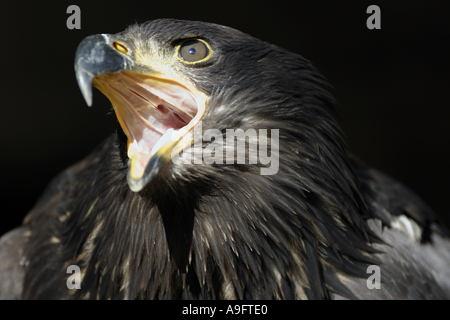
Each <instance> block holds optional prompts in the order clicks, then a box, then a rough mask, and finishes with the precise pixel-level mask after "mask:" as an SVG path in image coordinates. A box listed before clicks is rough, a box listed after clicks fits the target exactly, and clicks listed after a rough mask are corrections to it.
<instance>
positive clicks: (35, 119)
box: [0, 0, 450, 234]
mask: <svg viewBox="0 0 450 320" xmlns="http://www.w3.org/2000/svg"><path fill="white" fill-rule="evenodd" d="M53 3H58V4H57V5H55V4H52V5H49V4H42V3H40V2H37V1H36V2H35V3H34V4H23V3H18V2H14V3H12V2H8V3H7V4H2V19H0V20H1V22H0V23H1V25H0V27H1V29H0V30H1V33H0V52H1V58H2V59H1V61H2V70H1V71H2V73H1V80H0V83H1V86H0V88H1V96H0V99H1V105H0V108H1V109H0V110H1V116H0V117H1V118H0V119H1V126H0V130H1V135H0V137H1V138H2V139H3V143H2V145H1V148H0V150H1V151H0V161H1V163H0V168H1V171H0V183H1V184H0V188H1V189H0V201H1V206H0V216H1V219H0V234H2V233H4V232H6V231H7V230H9V229H11V228H13V227H15V226H17V225H19V224H20V223H21V221H22V219H23V218H24V216H25V215H26V213H27V212H28V211H29V210H30V209H31V208H32V206H33V204H34V203H35V202H36V200H37V199H38V197H39V196H40V195H41V193H42V191H43V189H44V187H45V186H46V185H47V184H48V182H49V181H50V180H51V179H52V177H54V176H55V175H56V174H57V173H58V172H60V171H61V170H63V169H65V168H66V167H68V166H69V165H71V164H73V163H74V162H75V161H77V160H80V159H82V158H83V157H84V156H85V155H87V154H88V153H89V152H90V151H91V150H92V149H93V148H94V147H95V146H96V145H97V144H98V143H100V142H101V141H102V140H103V139H104V138H105V137H107V136H108V135H110V134H111V132H112V131H113V129H114V126H115V121H116V120H115V117H114V115H113V114H109V115H108V113H109V111H110V103H109V101H108V100H107V99H106V98H105V97H103V96H102V95H101V94H100V93H99V92H98V91H96V92H94V106H93V107H92V108H88V107H87V106H86V104H85V103H84V101H83V99H82V96H81V94H80V92H79V89H78V87H77V84H76V81H75V77H74V72H73V58H74V53H75V50H76V47H77V45H78V43H79V42H80V41H81V40H82V39H83V38H84V37H86V36H88V35H91V34H95V33H116V32H119V31H122V30H123V29H125V28H126V26H128V25H129V24H131V23H134V22H144V21H146V20H151V19H156V18H179V19H188V20H203V21H207V22H214V23H218V24H223V25H228V26H230V27H233V28H236V29H239V30H241V31H244V32H246V33H249V34H251V35H253V36H255V37H257V38H260V39H263V40H265V41H267V42H271V43H274V44H277V45H279V46H281V47H284V48H287V49H289V50H291V51H294V52H297V53H300V54H301V55H303V56H304V57H306V58H307V59H309V60H311V61H312V62H313V63H314V64H315V65H316V66H317V67H318V68H319V69H320V70H321V72H322V73H323V74H324V75H325V76H326V77H327V78H328V80H329V81H330V83H331V84H332V85H333V86H334V91H333V94H334V95H335V96H336V97H337V99H338V100H339V102H340V104H341V105H340V106H339V110H338V112H339V115H340V122H341V124H342V127H343V129H344V132H345V133H346V136H347V141H348V144H349V147H350V149H351V150H352V151H353V152H354V153H355V154H356V155H357V156H358V157H360V158H361V159H362V160H363V161H365V162H366V163H368V164H370V165H372V166H374V167H376V168H378V169H380V170H382V171H384V172H386V173H388V174H390V175H391V176H393V177H395V178H397V179H399V180H400V181H402V182H403V183H405V184H406V185H407V186H409V187H410V188H411V189H413V190H414V191H416V192H417V193H418V194H419V195H420V196H421V197H422V198H423V199H424V200H425V201H426V202H427V203H428V204H429V205H430V206H431V207H432V208H433V209H434V210H435V211H436V212H437V213H438V214H439V215H440V216H441V217H442V218H443V219H444V220H446V222H447V225H450V212H448V208H447V202H448V198H449V197H450V186H449V184H448V181H449V180H450V168H449V163H448V159H449V153H448V149H449V147H450V132H449V124H448V123H449V116H450V104H449V103H448V100H447V98H448V96H449V88H450V74H449V72H450V64H449V58H450V50H449V48H448V47H449V46H448V42H449V39H450V25H449V22H448V12H449V11H448V6H447V7H445V8H444V7H442V5H440V6H439V5H435V4H430V3H429V2H426V4H425V2H424V1H389V2H388V1H375V2H366V1H345V2H342V3H341V1H308V2H306V1H299V2H297V3H296V4H293V2H292V4H285V3H282V2H280V1H271V2H267V3H266V2H261V1H258V2H232V1H217V2H213V1H204V2H200V1H199V2H193V1H189V0H185V1H146V2H140V3H136V2H133V1H103V2H101V3H100V2H99V3H95V2H93V1H92V2H81V1H75V2H68V1H59V2H55V1H53ZM71 4H76V5H78V6H79V7H80V9H81V30H68V29H67V27H66V20H67V18H68V17H69V14H67V13H66V10H67V7H68V6H69V5H71ZM371 4H376V5H379V6H380V8H381V30H368V29H367V27H366V20H367V18H368V17H369V14H367V13H366V9H367V7H368V6H369V5H371Z"/></svg>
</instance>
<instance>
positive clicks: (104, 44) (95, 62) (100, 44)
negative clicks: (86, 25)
mask: <svg viewBox="0 0 450 320" xmlns="http://www.w3.org/2000/svg"><path fill="white" fill-rule="evenodd" d="M133 66H134V63H133V61H132V60H131V59H130V58H129V57H127V56H125V55H123V54H120V53H119V52H118V51H117V50H116V49H114V48H113V47H112V46H111V40H110V37H109V35H106V34H96V35H93V36H89V37H87V38H85V39H84V40H83V41H81V43H80V44H79V45H78V48H77V51H76V53H75V76H76V78H77V82H78V86H79V87H80V90H81V93H82V94H83V97H84V100H85V101H86V103H87V105H88V106H89V107H90V106H92V79H93V78H94V77H95V76H98V75H101V74H104V73H113V72H121V71H125V70H132V69H133Z"/></svg>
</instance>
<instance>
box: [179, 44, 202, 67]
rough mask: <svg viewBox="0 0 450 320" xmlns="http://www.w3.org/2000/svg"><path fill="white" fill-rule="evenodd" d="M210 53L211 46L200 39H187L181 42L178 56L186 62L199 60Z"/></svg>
mask: <svg viewBox="0 0 450 320" xmlns="http://www.w3.org/2000/svg"><path fill="white" fill-rule="evenodd" d="M208 55H209V47H208V46H207V44H206V43H204V42H203V41H200V40H187V41H185V42H184V43H183V44H181V46H180V49H179V51H178V56H179V57H180V58H181V59H182V60H184V61H186V62H197V61H200V60H203V59H205V58H206V57H208Z"/></svg>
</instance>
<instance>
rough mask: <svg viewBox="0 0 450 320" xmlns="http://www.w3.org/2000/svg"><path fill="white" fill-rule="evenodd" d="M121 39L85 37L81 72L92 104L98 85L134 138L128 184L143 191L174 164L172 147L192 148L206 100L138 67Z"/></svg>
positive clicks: (77, 61) (77, 57) (130, 139)
mask: <svg viewBox="0 0 450 320" xmlns="http://www.w3.org/2000/svg"><path fill="white" fill-rule="evenodd" d="M117 37H119V41H122V43H125V40H124V39H120V36H115V35H107V34H101V35H93V36H89V37H87V38H85V39H84V40H83V41H82V42H81V43H80V45H79V46H78V49H77V51H76V54H75V74H76V79H77V82H78V85H79V87H80V90H81V93H82V94H83V97H84V99H85V101H86V103H87V104H88V105H89V106H91V105H92V84H94V85H95V86H96V87H97V88H98V89H99V90H100V91H102V92H103V93H104V94H105V95H106V96H107V97H108V98H109V99H110V101H111V102H112V105H113V107H114V110H115V112H116V115H117V118H118V120H119V123H120V125H121V127H122V129H123V130H124V132H125V134H126V135H127V137H128V156H129V158H130V159H131V161H130V170H129V171H128V175H127V181H128V185H129V187H130V189H131V190H132V191H134V192H139V191H141V190H142V189H143V188H144V187H145V186H146V185H147V184H148V183H149V182H150V181H151V180H152V179H153V178H154V177H155V176H156V175H157V174H158V173H159V172H160V171H161V169H162V168H164V166H165V165H166V164H167V163H168V162H169V161H170V160H171V158H172V157H171V154H172V149H173V150H176V151H177V152H179V151H181V150H182V149H183V148H184V147H185V146H187V145H188V144H189V145H190V143H191V141H190V140H188V139H183V137H184V136H185V135H186V134H187V132H188V131H190V130H191V129H192V128H193V127H194V126H195V125H196V124H197V123H198V121H199V120H200V119H201V117H202V116H203V113H204V110H205V104H206V96H205V94H203V93H201V92H199V91H197V90H196V89H195V88H192V86H190V85H189V84H186V83H183V82H182V81H181V80H179V79H171V78H170V77H168V76H166V75H162V74H160V73H158V72H156V71H154V70H153V69H152V68H150V67H148V66H143V65H141V64H139V63H136V62H135V61H134V58H133V56H132V55H130V54H129V52H124V51H122V52H119V50H120V47H119V49H118V48H117V43H116V42H115V41H117V39H116V38H117ZM169 135H171V136H170V137H169ZM169 138H170V139H169ZM186 138H187V137H186Z"/></svg>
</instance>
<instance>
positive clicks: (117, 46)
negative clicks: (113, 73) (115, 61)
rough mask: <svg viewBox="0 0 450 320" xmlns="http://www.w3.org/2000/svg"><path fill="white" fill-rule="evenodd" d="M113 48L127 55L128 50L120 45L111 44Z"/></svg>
mask: <svg viewBox="0 0 450 320" xmlns="http://www.w3.org/2000/svg"><path fill="white" fill-rule="evenodd" d="M113 46H114V48H116V49H117V50H118V51H120V52H123V53H128V49H127V48H126V47H125V46H124V45H122V44H120V43H118V42H113Z"/></svg>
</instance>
